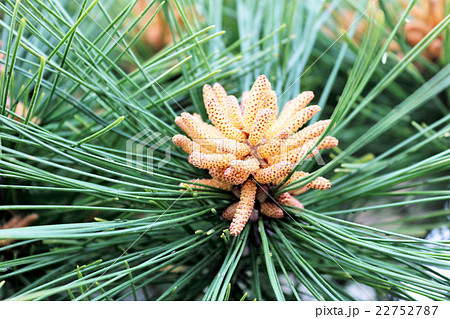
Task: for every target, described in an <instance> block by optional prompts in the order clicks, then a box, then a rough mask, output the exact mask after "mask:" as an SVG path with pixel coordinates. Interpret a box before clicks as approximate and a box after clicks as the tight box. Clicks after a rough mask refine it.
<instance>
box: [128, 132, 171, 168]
mask: <svg viewBox="0 0 450 319" xmlns="http://www.w3.org/2000/svg"><path fill="white" fill-rule="evenodd" d="M170 140H171V138H170V137H168V136H164V135H162V134H161V133H159V132H152V131H151V130H150V129H145V130H143V131H141V132H139V133H138V134H136V135H135V136H133V137H132V138H130V139H128V140H127V142H126V151H127V155H126V157H127V165H129V166H133V167H136V168H138V169H141V170H145V171H146V172H147V173H148V174H150V175H152V174H153V170H154V169H155V168H156V169H159V168H161V167H163V166H164V165H166V164H167V163H168V162H169V161H170V159H171V154H172V149H171V146H172V144H171V142H170ZM164 146H166V148H165V149H164ZM158 156H159V157H158Z"/></svg>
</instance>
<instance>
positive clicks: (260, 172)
mask: <svg viewBox="0 0 450 319" xmlns="http://www.w3.org/2000/svg"><path fill="white" fill-rule="evenodd" d="M313 97H314V95H313V93H312V92H309V91H308V92H303V93H301V94H299V95H298V96H297V97H296V98H295V99H293V100H290V101H289V102H288V103H287V104H286V105H285V107H284V108H283V110H282V111H281V112H280V113H279V112H278V106H277V96H276V93H275V91H273V90H271V85H270V82H269V81H268V80H267V78H266V77H265V76H264V75H261V76H259V77H258V79H257V80H256V81H255V83H254V84H253V86H252V88H251V90H250V92H245V93H244V94H243V96H242V98H241V103H239V102H238V100H237V98H236V97H234V96H233V95H227V93H226V91H225V90H224V88H223V87H222V86H221V85H220V84H217V83H216V84H214V86H213V87H211V86H210V85H205V86H204V87H203V99H204V103H205V107H206V111H207V113H208V116H209V119H210V120H211V123H212V124H208V123H205V122H203V121H202V119H201V117H200V116H199V115H198V114H189V113H187V112H185V113H182V114H181V116H179V117H177V118H176V119H175V122H176V124H177V125H178V126H179V127H180V128H181V129H182V130H183V131H184V132H186V134H187V135H188V136H189V137H186V136H184V135H180V134H178V135H175V136H174V137H173V139H172V140H173V142H174V143H175V144H176V145H177V146H180V147H181V148H182V149H183V150H184V151H185V152H186V153H188V154H189V158H188V161H189V163H190V164H192V165H194V166H196V167H198V168H202V169H207V170H208V171H209V174H210V175H211V177H212V179H198V180H191V181H190V182H192V183H195V184H192V185H191V184H185V183H182V184H181V186H184V187H191V188H201V187H202V185H207V186H212V187H217V188H221V189H224V190H227V191H232V192H233V193H234V194H235V195H236V196H238V197H239V202H237V203H234V204H232V205H231V206H229V207H228V208H227V209H226V210H225V211H224V212H223V214H222V217H223V218H224V219H227V220H231V225H230V233H231V235H233V236H237V235H238V234H239V233H240V232H241V231H242V230H243V229H244V227H245V225H246V223H247V222H248V220H249V219H251V220H256V219H258V214H259V213H261V214H263V215H266V216H268V217H271V218H282V217H283V210H282V209H281V205H289V206H296V207H301V208H303V205H302V204H301V203H300V202H299V201H298V200H297V199H296V198H295V197H294V196H293V195H298V194H301V193H304V192H306V191H307V190H309V189H310V188H314V189H320V190H326V189H328V188H330V187H331V183H330V181H329V180H327V179H325V178H323V177H318V178H316V179H314V180H313V181H311V182H310V183H308V184H307V185H305V186H302V187H300V188H298V189H296V190H293V191H289V192H285V193H283V194H282V195H280V196H279V197H277V198H275V199H273V198H272V197H271V196H269V195H268V194H269V190H270V188H272V187H274V186H276V185H278V184H279V183H281V182H282V181H283V179H284V178H285V177H286V176H287V175H288V174H289V173H290V172H291V170H292V169H293V167H294V166H295V164H296V163H297V162H298V161H300V160H301V159H302V158H311V157H312V156H315V155H316V154H317V153H318V152H319V151H320V150H321V149H328V148H333V147H335V146H337V144H338V140H337V139H336V138H334V137H332V136H326V137H324V138H323V140H322V142H321V143H319V144H318V145H317V146H315V144H317V141H318V139H319V138H320V137H321V135H322V133H323V132H324V131H325V129H326V128H327V126H328V125H329V123H330V121H329V120H327V121H318V122H315V123H314V124H312V125H310V126H307V127H305V128H303V129H301V130H299V129H300V128H301V127H302V126H303V125H304V124H305V123H306V122H308V121H309V120H310V119H311V118H312V117H313V116H314V115H315V114H316V113H317V112H319V111H320V107H318V106H317V105H313V106H308V104H309V102H310V101H311V100H312V99H313ZM314 146H315V147H314ZM307 175H309V174H308V173H306V172H301V171H296V172H294V174H293V175H292V176H291V177H290V179H289V180H288V181H287V182H286V184H290V183H292V182H295V181H297V180H300V179H303V178H305V177H306V176H307ZM198 184H201V185H198Z"/></svg>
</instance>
